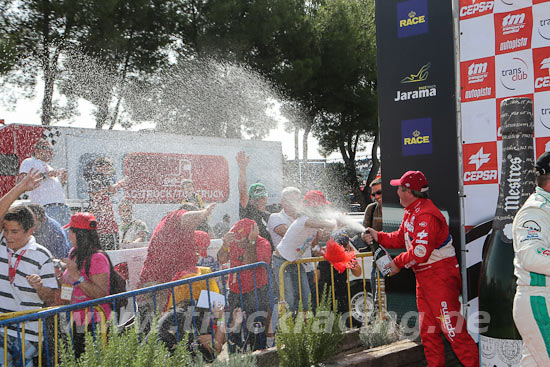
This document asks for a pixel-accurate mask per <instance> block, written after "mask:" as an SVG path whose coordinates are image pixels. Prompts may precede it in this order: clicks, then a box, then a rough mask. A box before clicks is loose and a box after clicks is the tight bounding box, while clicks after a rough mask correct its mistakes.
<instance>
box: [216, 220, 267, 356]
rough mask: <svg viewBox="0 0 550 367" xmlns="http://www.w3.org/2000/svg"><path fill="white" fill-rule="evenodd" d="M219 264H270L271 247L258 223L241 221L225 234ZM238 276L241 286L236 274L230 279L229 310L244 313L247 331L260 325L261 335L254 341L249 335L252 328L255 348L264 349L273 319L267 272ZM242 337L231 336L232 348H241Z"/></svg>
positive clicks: (246, 273) (255, 337) (245, 273)
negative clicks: (261, 234)
mask: <svg viewBox="0 0 550 367" xmlns="http://www.w3.org/2000/svg"><path fill="white" fill-rule="evenodd" d="M218 260H219V261H220V263H222V264H223V263H226V262H227V261H228V260H229V261H230V263H231V267H232V268H235V267H237V266H241V265H246V264H254V263H256V262H260V261H263V262H266V263H267V264H270V262H271V245H270V244H269V241H267V240H266V239H265V238H263V237H261V236H260V235H259V230H258V225H257V224H256V222H254V221H253V220H252V219H248V218H245V219H241V220H240V221H238V222H237V223H235V225H233V228H231V230H230V231H229V232H227V233H226V235H225V237H224V243H223V246H222V247H221V249H220V250H219V251H218ZM239 274H240V282H239V275H238V274H237V273H233V274H231V275H229V296H228V302H229V306H230V309H231V311H233V310H235V309H236V308H238V307H240V308H241V309H242V310H243V312H244V314H245V318H246V322H245V323H244V325H246V326H247V327H250V326H253V325H254V324H256V323H261V327H260V331H259V333H258V334H254V337H253V338H252V337H251V335H250V333H251V332H252V333H253V331H254V330H253V328H252V330H250V329H249V330H247V331H246V333H247V334H248V340H249V341H250V343H251V344H252V348H253V349H260V348H263V347H265V341H266V329H267V327H268V325H269V320H270V315H271V308H270V304H269V302H270V299H269V289H268V275H267V272H266V270H265V269H264V268H260V269H254V270H244V271H242V272H240V273H239ZM254 281H255V283H254ZM241 297H242V303H241ZM256 301H257V302H256ZM256 312H260V313H261V314H256ZM249 317H252V318H253V319H248V318H249ZM256 326H258V325H256ZM243 337H244V333H242V331H238V332H233V333H231V337H230V339H231V341H232V343H233V344H235V345H237V346H241V345H242V340H243ZM262 344H263V345H262Z"/></svg>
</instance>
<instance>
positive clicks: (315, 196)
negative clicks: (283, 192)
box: [302, 190, 331, 206]
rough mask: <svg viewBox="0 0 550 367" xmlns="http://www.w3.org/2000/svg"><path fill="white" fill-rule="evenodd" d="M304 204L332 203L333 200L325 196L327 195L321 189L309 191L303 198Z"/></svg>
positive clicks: (320, 204) (319, 204)
mask: <svg viewBox="0 0 550 367" xmlns="http://www.w3.org/2000/svg"><path fill="white" fill-rule="evenodd" d="M302 204H304V206H322V205H330V204H331V202H330V201H328V200H327V199H326V198H325V195H324V194H323V193H322V192H321V191H317V190H315V191H308V192H306V194H305V195H304V198H303V199H302Z"/></svg>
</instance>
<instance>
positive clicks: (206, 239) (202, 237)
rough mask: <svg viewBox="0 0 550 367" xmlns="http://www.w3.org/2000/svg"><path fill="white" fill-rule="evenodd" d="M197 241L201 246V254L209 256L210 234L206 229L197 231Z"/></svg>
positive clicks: (198, 245) (199, 246)
mask: <svg viewBox="0 0 550 367" xmlns="http://www.w3.org/2000/svg"><path fill="white" fill-rule="evenodd" d="M195 243H196V244H197V247H198V248H199V254H200V255H201V256H202V257H207V256H208V252H207V249H208V246H210V236H209V235H208V233H206V232H204V231H195Z"/></svg>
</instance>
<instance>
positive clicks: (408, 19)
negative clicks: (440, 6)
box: [397, 0, 428, 38]
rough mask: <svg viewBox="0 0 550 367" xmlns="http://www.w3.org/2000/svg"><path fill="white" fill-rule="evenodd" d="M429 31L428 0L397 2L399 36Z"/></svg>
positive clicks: (410, 35)
mask: <svg viewBox="0 0 550 367" xmlns="http://www.w3.org/2000/svg"><path fill="white" fill-rule="evenodd" d="M424 33H428V1H427V0H408V1H402V2H400V3H397V37H398V38H406V37H412V36H417V35H419V34H424Z"/></svg>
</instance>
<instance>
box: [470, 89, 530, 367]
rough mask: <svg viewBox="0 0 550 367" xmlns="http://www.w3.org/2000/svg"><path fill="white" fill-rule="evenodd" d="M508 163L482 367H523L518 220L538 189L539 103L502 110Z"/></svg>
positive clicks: (487, 266) (520, 101) (483, 310)
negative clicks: (516, 310) (515, 312)
mask: <svg viewBox="0 0 550 367" xmlns="http://www.w3.org/2000/svg"><path fill="white" fill-rule="evenodd" d="M500 116H501V119H500V121H501V133H502V165H501V174H500V187H499V195H498V202H497V208H496V212H495V218H494V220H493V231H492V234H491V236H490V237H489V240H488V241H486V251H485V257H484V259H483V262H482V266H481V276H480V283H479V311H480V315H481V316H482V317H483V318H484V319H485V320H487V316H489V317H490V319H489V323H488V325H487V324H482V325H480V328H481V329H480V330H481V332H480V344H479V348H480V357H481V366H491V367H493V366H494V367H500V366H503V367H504V366H505V367H511V366H519V361H520V359H521V348H522V341H521V336H520V335H519V333H518V331H517V329H516V327H515V324H514V320H513V317H512V306H513V300H514V294H515V290H516V277H515V276H514V265H513V260H514V247H513V244H512V221H513V220H514V216H515V215H516V213H517V211H518V210H519V209H520V208H521V206H522V205H523V203H524V202H525V200H527V198H528V197H529V195H530V194H531V193H533V191H534V189H535V175H534V170H533V169H534V151H533V102H532V101H531V99H529V98H509V99H505V100H504V101H502V104H501V107H500Z"/></svg>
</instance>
